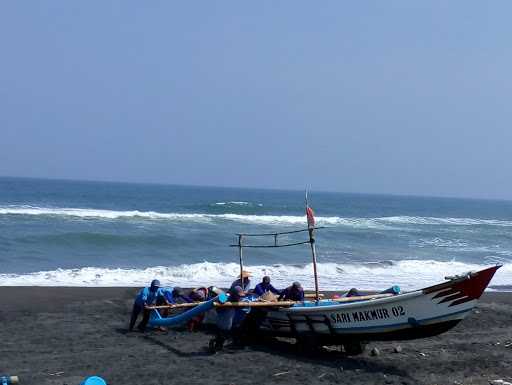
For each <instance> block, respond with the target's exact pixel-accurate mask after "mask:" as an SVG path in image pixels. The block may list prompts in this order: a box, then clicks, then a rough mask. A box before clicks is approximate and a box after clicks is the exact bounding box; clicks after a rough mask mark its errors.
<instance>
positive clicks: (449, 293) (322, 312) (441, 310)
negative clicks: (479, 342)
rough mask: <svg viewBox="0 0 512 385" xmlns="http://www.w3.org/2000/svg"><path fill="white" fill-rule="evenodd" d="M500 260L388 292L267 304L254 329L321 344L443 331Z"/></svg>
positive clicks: (463, 312) (471, 302) (470, 303)
mask: <svg viewBox="0 0 512 385" xmlns="http://www.w3.org/2000/svg"><path fill="white" fill-rule="evenodd" d="M498 268H499V266H495V267H492V268H489V269H486V270H482V271H479V272H477V273H473V274H471V275H468V276H466V277H463V278H458V279H455V280H451V281H448V282H445V283H442V284H440V285H436V286H431V287H428V288H425V289H422V290H417V291H413V292H409V293H404V294H399V295H396V296H392V297H386V298H376V299H370V300H363V301H357V302H349V303H340V304H334V303H332V302H329V301H321V302H320V303H319V304H318V305H317V304H315V303H314V302H310V303H305V304H304V306H294V307H291V308H279V309H275V310H270V309H269V310H268V311H267V312H266V314H265V316H264V317H263V321H262V322H261V324H260V326H259V330H260V331H262V332H267V333H270V334H274V335H282V336H293V337H296V338H301V337H308V336H314V337H315V339H316V340H317V341H318V342H321V343H323V344H332V345H334V344H338V343H342V342H346V341H347V340H348V341H350V340H359V341H370V340H401V339H413V338H422V337H429V336H433V335H437V334H440V333H442V332H445V331H447V330H449V329H451V328H452V327H454V326H455V325H456V324H457V323H458V322H460V321H461V320H462V319H464V318H465V317H466V316H467V315H468V314H469V313H470V312H471V310H472V309H473V308H474V307H475V306H476V304H477V301H478V298H480V296H481V295H482V293H483V291H484V290H485V288H486V287H487V285H488V284H489V282H490V280H491V278H492V276H493V275H494V273H495V272H496V270H497V269H498Z"/></svg>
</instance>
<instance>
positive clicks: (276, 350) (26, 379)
mask: <svg viewBox="0 0 512 385" xmlns="http://www.w3.org/2000/svg"><path fill="white" fill-rule="evenodd" d="M135 292H136V289H134V288H38V287H23V288H14V287H2V288H0V341H1V342H0V373H5V374H10V375H18V376H19V377H20V384H22V385H25V384H26V385H30V384H33V385H36V384H37V385H44V384H68V385H78V384H79V383H80V381H81V380H82V379H83V378H84V377H86V376H88V375H93V374H97V375H101V376H103V377H104V378H105V379H107V381H108V383H109V384H111V385H113V384H189V385H192V384H236V385H238V384H256V383H258V384H263V383H265V384H330V383H337V384H356V385H357V384H361V385H362V384H499V383H500V382H495V381H496V380H504V381H509V382H512V294H510V293H486V294H485V295H484V296H483V298H482V300H481V302H480V304H479V306H478V309H477V310H475V311H474V314H472V315H470V316H469V317H468V318H467V319H466V320H465V321H463V322H462V323H461V324H459V325H458V326H457V327H456V328H454V329H452V330H451V331H449V332H447V333H445V334H443V335H441V336H438V337H434V338H429V339H424V340H415V341H407V342H379V343H370V344H369V345H368V347H367V351H366V352H365V353H364V354H363V355H360V356H356V357H345V356H343V355H342V354H341V353H339V352H337V351H333V350H327V349H325V350H322V351H320V352H316V353H299V352H297V351H296V348H295V346H294V345H293V343H291V342H290V341H286V340H275V341H274V342H272V343H270V344H264V345H263V344H262V345H258V346H250V347H247V348H244V349H239V350H236V349H228V350H226V351H225V352H221V353H218V354H216V355H210V354H209V353H207V351H206V347H207V343H208V340H209V338H210V336H209V335H207V334H206V333H205V332H196V333H188V332H185V331H169V332H167V333H164V332H148V333H146V334H141V333H128V334H127V333H126V331H125V330H126V326H127V322H128V319H129V315H130V311H131V305H132V300H133V297H134V294H135ZM398 345H400V347H401V348H402V350H401V352H399V353H396V352H394V348H395V347H396V346H398ZM374 347H377V348H378V349H379V351H380V354H378V355H377V356H372V355H371V354H370V351H371V349H372V348H374Z"/></svg>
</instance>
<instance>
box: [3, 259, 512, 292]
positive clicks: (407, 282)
mask: <svg viewBox="0 0 512 385" xmlns="http://www.w3.org/2000/svg"><path fill="white" fill-rule="evenodd" d="M488 266H489V265H478V264H468V263H462V262H455V261H451V262H441V261H433V260H404V261H382V262H367V263H352V264H338V263H320V264H318V275H319V283H320V288H321V289H323V290H343V289H348V288H351V287H357V288H360V289H368V290H379V289H383V288H386V287H389V286H391V285H399V286H400V287H401V288H402V290H412V289H419V288H422V287H426V286H429V285H432V284H435V283H439V282H442V281H443V280H444V277H445V276H449V275H454V274H461V273H464V272H467V271H472V270H480V269H483V268H485V267H488ZM246 268H247V270H250V271H251V272H252V274H253V276H254V278H253V281H254V282H258V281H259V280H260V279H261V277H263V276H264V275H270V276H271V277H272V281H273V283H274V284H275V285H276V286H278V287H285V286H288V285H290V284H291V282H293V281H297V280H298V281H301V282H302V284H303V285H304V287H306V288H308V289H312V288H313V285H314V284H313V277H312V271H313V269H312V266H311V264H304V265H288V264H274V265H252V266H247V267H246ZM238 273H239V265H238V264H236V263H211V262H201V263H194V264H190V265H178V266H155V267H148V268H144V269H122V268H98V267H84V268H80V269H57V270H53V271H41V272H35V273H29V274H0V286H103V287H105V286H144V285H147V284H148V282H150V281H151V280H152V279H154V278H158V279H160V281H161V282H162V284H163V285H169V286H182V287H194V286H201V285H217V286H221V287H226V286H229V285H230V284H231V282H232V280H233V279H235V278H236V276H237V274H238ZM511 283H512V264H510V263H509V264H505V265H504V266H503V267H502V268H501V269H500V270H498V272H497V273H496V275H495V277H494V279H493V280H492V282H491V286H492V287H494V288H495V290H500V288H502V287H510V285H511Z"/></svg>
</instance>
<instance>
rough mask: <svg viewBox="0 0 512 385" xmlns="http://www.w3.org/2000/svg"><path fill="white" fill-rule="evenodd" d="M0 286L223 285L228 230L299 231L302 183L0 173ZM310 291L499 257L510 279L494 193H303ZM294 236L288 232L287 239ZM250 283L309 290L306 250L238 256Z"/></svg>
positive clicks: (511, 243)
mask: <svg viewBox="0 0 512 385" xmlns="http://www.w3.org/2000/svg"><path fill="white" fill-rule="evenodd" d="M0 187H1V188H0V224H1V225H2V228H3V229H4V233H3V234H2V235H1V236H0V263H1V265H0V266H2V267H1V268H0V285H4V286H5V285H8V286H14V285H42V286H142V285H144V284H146V283H147V281H149V280H151V279H152V278H153V277H158V278H160V279H161V280H163V281H165V282H166V284H168V285H171V286H172V285H179V286H199V285H210V284H213V285H229V283H230V281H231V280H232V279H234V277H235V276H236V274H237V270H238V263H237V259H238V257H237V255H236V253H235V250H233V249H232V248H229V244H231V243H233V241H234V234H236V233H238V232H277V231H288V230H291V229H296V228H304V227H305V224H306V222H305V215H304V190H302V191H301V190H277V189H263V188H258V189H253V188H237V187H219V186H185V185H170V184H161V183H159V184H156V183H137V182H112V181H109V182H102V181H75V180H67V179H65V180H62V179H45V178H25V177H21V178H20V177H0ZM310 200H311V205H312V207H313V209H314V210H315V212H316V216H317V222H318V224H319V225H321V226H325V227H326V229H323V230H320V231H318V234H317V239H318V249H319V256H318V260H319V272H320V282H321V287H322V288H324V289H326V290H327V289H328V290H338V289H339V290H341V289H347V288H350V287H359V288H362V289H380V288H385V287H387V286H390V285H393V284H399V285H400V286H402V287H403V288H404V289H413V288H420V287H422V286H426V285H429V284H434V283H437V282H438V281H442V280H443V279H444V277H445V276H446V275H453V274H459V273H462V272H465V271H468V270H475V269H479V268H483V267H485V266H488V265H489V264H494V263H501V264H503V265H504V266H503V267H502V268H501V269H500V270H499V271H498V274H497V275H496V278H495V279H494V280H493V282H492V283H491V287H493V288H495V289H498V290H508V289H507V288H508V287H509V286H510V284H511V282H512V265H511V260H512V239H511V238H510V230H511V229H512V203H511V202H509V201H506V200H490V199H480V198H453V197H418V196H404V195H391V194H365V193H350V192H349V193H342V192H331V191H327V192H325V191H315V190H312V191H311V192H310ZM294 239H295V238H294ZM246 263H247V267H248V268H249V269H251V270H252V271H253V274H254V280H258V279H260V278H261V276H262V275H264V274H270V275H271V276H272V277H273V279H274V281H275V282H276V284H278V285H281V286H284V285H287V284H289V283H290V282H291V281H294V280H297V279H298V280H301V281H302V282H303V283H304V285H305V287H308V288H310V287H312V267H311V261H310V255H309V251H308V249H307V248H302V249H301V248H297V249H293V250H286V251H283V250H282V249H280V250H263V251H258V252H254V251H250V252H248V253H247V260H246Z"/></svg>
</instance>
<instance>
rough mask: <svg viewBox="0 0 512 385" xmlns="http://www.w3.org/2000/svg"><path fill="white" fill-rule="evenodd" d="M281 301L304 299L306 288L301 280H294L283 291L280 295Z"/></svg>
mask: <svg viewBox="0 0 512 385" xmlns="http://www.w3.org/2000/svg"><path fill="white" fill-rule="evenodd" d="M278 300H279V301H281V300H284V301H300V302H302V301H304V289H302V286H301V284H300V282H294V283H293V284H292V285H291V286H288V287H287V288H286V289H284V290H283V291H282V292H281V295H280V296H279V299H278Z"/></svg>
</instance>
